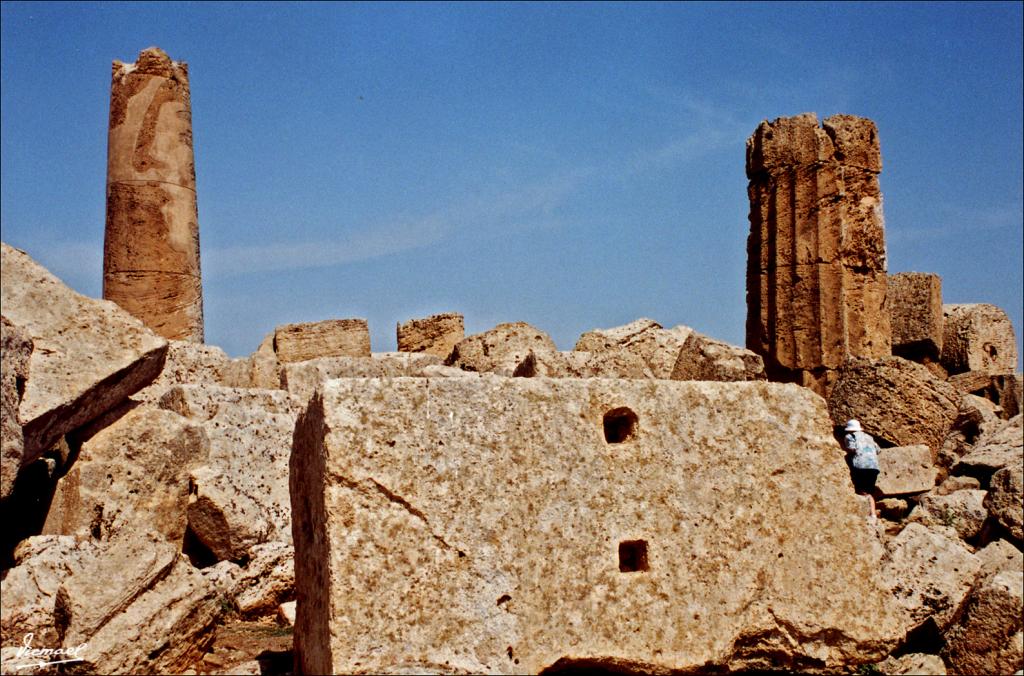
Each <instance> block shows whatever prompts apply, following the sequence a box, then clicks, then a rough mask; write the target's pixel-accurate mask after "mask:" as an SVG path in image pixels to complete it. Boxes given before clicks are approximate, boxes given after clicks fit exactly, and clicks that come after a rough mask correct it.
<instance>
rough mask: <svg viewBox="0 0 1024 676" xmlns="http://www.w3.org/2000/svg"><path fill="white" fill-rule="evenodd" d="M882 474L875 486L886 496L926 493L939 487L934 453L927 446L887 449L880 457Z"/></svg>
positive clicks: (879, 475)
mask: <svg viewBox="0 0 1024 676" xmlns="http://www.w3.org/2000/svg"><path fill="white" fill-rule="evenodd" d="M878 465H879V468H880V470H881V471H880V472H879V474H878V480H877V481H876V483H875V486H876V487H877V488H878V492H879V493H881V494H882V495H883V496H886V497H893V496H899V495H913V494H915V493H925V492H927V491H930V490H931V489H932V488H934V487H935V479H936V477H937V476H938V470H937V469H936V468H935V465H934V464H932V451H931V449H930V448H928V447H927V446H926V445H924V444H918V445H916V446H896V447H893V448H883V449H881V450H880V452H879V454H878Z"/></svg>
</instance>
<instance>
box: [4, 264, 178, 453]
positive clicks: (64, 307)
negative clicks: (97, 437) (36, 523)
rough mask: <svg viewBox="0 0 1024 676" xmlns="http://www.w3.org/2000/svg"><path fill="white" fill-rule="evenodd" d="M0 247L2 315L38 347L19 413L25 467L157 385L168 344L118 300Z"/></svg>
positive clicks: (35, 350) (33, 352) (31, 364)
mask: <svg viewBox="0 0 1024 676" xmlns="http://www.w3.org/2000/svg"><path fill="white" fill-rule="evenodd" d="M0 250H2V260H0V279H2V281H0V294H2V300H0V305H2V306H3V313H4V316H6V317H7V318H8V319H9V320H10V321H11V323H13V324H16V325H17V326H18V327H20V328H21V329H22V330H23V331H24V332H25V333H26V334H27V335H28V336H29V337H30V338H31V339H32V341H33V344H34V346H35V348H34V349H33V351H32V357H31V359H30V360H29V379H28V381H27V382H26V383H25V391H24V395H23V397H22V400H21V407H20V409H19V418H20V420H21V423H22V429H23V431H24V434H25V457H24V458H23V460H22V464H23V465H25V464H28V463H29V462H32V461H33V460H35V459H36V458H38V457H39V456H40V455H41V454H42V453H43V451H45V450H46V449H48V448H50V447H51V446H52V445H53V444H54V443H55V442H56V441H57V440H58V439H59V438H60V437H61V436H62V435H64V434H66V433H68V432H70V431H72V430H74V429H76V428H78V427H81V426H82V425H84V424H86V423H88V422H89V421H91V420H93V419H94V418H97V417H99V416H100V415H102V414H103V413H106V412H107V411H109V410H110V409H112V408H114V407H115V406H117V405H119V404H120V403H121V402H123V401H124V400H125V399H126V398H128V397H129V396H130V395H132V394H134V393H135V392H137V391H138V390H140V389H141V388H142V387H144V386H146V385H148V384H149V383H150V382H152V381H153V379H154V378H156V377H157V375H158V374H159V373H160V369H161V367H162V366H163V361H164V357H165V355H166V353H167V341H166V340H164V339H163V338H160V337H159V336H157V335H155V334H154V333H153V332H151V331H149V330H148V329H146V327H144V326H143V325H142V323H141V322H140V321H139V320H137V319H135V318H134V317H132V316H130V315H129V314H128V313H126V312H124V311H123V310H121V309H120V308H119V307H117V306H116V305H114V304H113V303H110V302H107V301H100V300H95V299H92V298H86V297H85V296H82V295H80V294H78V293H75V292H74V291H72V290H71V289H69V288H68V287H67V286H65V285H64V284H63V283H62V282H61V281H60V280H59V279H57V278H56V277H54V276H53V275H52V274H50V273H49V272H48V271H47V270H46V269H45V268H44V267H42V266H41V265H39V264H38V263H36V262H35V261H34V260H32V259H31V258H29V256H28V255H27V254H26V253H25V252H24V251H20V250H18V249H15V248H13V247H10V246H8V245H6V244H0Z"/></svg>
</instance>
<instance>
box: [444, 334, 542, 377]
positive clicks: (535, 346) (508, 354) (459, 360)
mask: <svg viewBox="0 0 1024 676" xmlns="http://www.w3.org/2000/svg"><path fill="white" fill-rule="evenodd" d="M538 355H540V357H541V358H540V360H539V362H538ZM558 357H559V355H558V348H557V347H555V342H554V341H553V340H551V337H550V336H549V335H548V334H546V333H544V332H543V331H541V330H539V329H536V328H534V327H533V326H530V325H529V324H527V323H526V322H513V323H510V324H499V325H498V326H496V327H494V328H493V329H491V330H490V331H485V332H483V333H478V334H475V335H472V336H468V337H466V338H464V339H463V340H461V341H459V342H458V343H457V344H456V345H455V347H454V348H452V351H451V354H450V355H449V356H448V358H447V359H446V360H445V364H447V365H449V366H457V367H459V368H460V369H462V370H463V371H476V372H478V373H495V374H497V375H502V376H512V375H517V374H518V375H530V376H533V375H544V376H546V375H552V376H554V375H557V372H556V373H548V372H547V370H546V369H545V368H544V365H546V364H547V363H548V362H549V361H551V360H554V361H555V362H556V363H557V366H555V367H554V368H555V370H556V371H557V370H558V369H559V368H560V365H561V360H560V359H559V358H558ZM545 358H546V359H545ZM538 368H540V369H541V370H540V372H537V369H538ZM527 371H529V373H526V372H527Z"/></svg>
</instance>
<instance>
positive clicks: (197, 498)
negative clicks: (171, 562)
mask: <svg viewBox="0 0 1024 676" xmlns="http://www.w3.org/2000/svg"><path fill="white" fill-rule="evenodd" d="M160 406H161V407H162V408H165V409H167V410H169V411H173V412H175V413H177V414H179V415H181V416H184V417H185V418H188V419H189V420H190V421H192V422H193V423H195V424H198V425H200V426H201V427H202V428H203V429H204V430H205V431H206V434H207V436H208V437H209V440H210V451H209V455H208V458H207V461H206V463H205V464H204V465H203V466H201V467H199V468H197V469H195V470H193V471H192V473H191V479H192V484H193V486H194V494H193V495H192V497H191V499H190V502H189V505H188V523H189V526H190V527H191V529H192V531H193V532H194V533H195V535H196V537H198V538H199V539H200V540H201V541H202V542H203V544H205V545H206V546H207V547H208V548H209V549H210V550H211V551H212V552H213V554H214V555H215V556H216V557H217V558H218V559H219V560H231V561H234V560H238V559H241V558H243V557H244V556H245V555H246V554H247V553H248V552H249V550H250V549H251V548H252V547H253V546H254V545H257V544H260V543H262V542H267V541H271V540H277V541H281V542H285V543H290V542H291V516H290V511H291V510H290V505H289V498H288V457H289V454H290V452H291V443H292V432H293V430H294V428H295V418H296V414H297V410H298V406H299V404H298V401H297V400H295V399H294V398H292V397H291V396H290V395H289V394H288V393H287V392H283V391H279V390H259V389H237V388H229V387H218V386H213V385H178V386H175V387H173V388H171V389H170V390H169V391H168V392H167V393H166V394H165V395H164V396H163V398H162V399H161V400H160Z"/></svg>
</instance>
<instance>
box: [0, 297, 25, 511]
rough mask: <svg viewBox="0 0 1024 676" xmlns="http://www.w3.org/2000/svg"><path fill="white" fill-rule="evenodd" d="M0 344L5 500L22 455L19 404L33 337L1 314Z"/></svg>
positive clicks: (0, 460)
mask: <svg viewBox="0 0 1024 676" xmlns="http://www.w3.org/2000/svg"><path fill="white" fill-rule="evenodd" d="M0 344H2V347H0V360H2V365H0V424H2V425H3V427H2V428H0V435H2V436H0V442H2V446H0V499H3V500H6V499H7V496H9V495H10V494H11V491H12V490H13V489H14V479H15V478H16V477H17V476H18V470H20V469H21V459H22V456H24V455H25V440H24V436H23V435H22V432H21V421H20V420H19V419H18V407H19V406H20V405H21V395H22V392H24V390H25V381H26V380H27V379H28V364H29V359H30V358H31V357H32V339H31V338H30V337H29V336H28V334H26V333H25V332H24V331H22V330H21V329H20V328H18V327H17V326H15V325H14V324H12V323H11V322H10V321H9V320H8V319H7V317H0Z"/></svg>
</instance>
